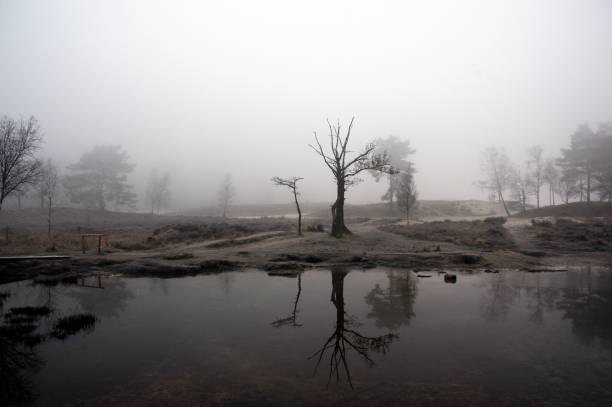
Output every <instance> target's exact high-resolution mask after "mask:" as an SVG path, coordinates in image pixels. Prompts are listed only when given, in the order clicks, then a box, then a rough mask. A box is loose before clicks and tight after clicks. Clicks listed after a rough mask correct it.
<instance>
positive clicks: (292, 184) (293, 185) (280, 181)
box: [271, 177, 304, 236]
mask: <svg viewBox="0 0 612 407" xmlns="http://www.w3.org/2000/svg"><path fill="white" fill-rule="evenodd" d="M303 179H304V178H300V177H292V178H280V177H273V178H272V180H271V181H272V182H273V183H274V184H275V185H280V186H285V187H288V188H290V189H291V191H292V192H293V199H294V200H295V207H296V209H297V213H298V235H300V236H301V235H302V211H301V210H300V203H299V202H298V195H299V194H300V193H299V192H298V191H297V183H298V181H301V180H303Z"/></svg>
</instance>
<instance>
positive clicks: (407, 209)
mask: <svg viewBox="0 0 612 407" xmlns="http://www.w3.org/2000/svg"><path fill="white" fill-rule="evenodd" d="M408 225H410V205H407V206H406V226H408Z"/></svg>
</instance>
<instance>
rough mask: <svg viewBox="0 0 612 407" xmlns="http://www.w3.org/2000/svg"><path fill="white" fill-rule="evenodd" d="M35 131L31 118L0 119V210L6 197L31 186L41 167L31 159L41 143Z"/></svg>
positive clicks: (36, 127)
mask: <svg viewBox="0 0 612 407" xmlns="http://www.w3.org/2000/svg"><path fill="white" fill-rule="evenodd" d="M39 130H40V127H39V126H38V122H37V121H36V119H35V118H34V116H31V117H30V118H29V119H28V120H27V121H26V120H19V121H16V120H14V119H11V118H9V117H3V118H2V119H0V210H2V203H3V202H4V200H5V199H6V197H7V196H9V195H10V194H11V193H14V192H16V191H19V190H23V189H24V187H25V186H27V185H32V184H34V183H35V182H36V181H37V179H38V177H39V175H40V168H41V163H40V161H39V160H37V159H36V157H34V153H36V151H37V150H38V148H39V147H40V143H41V141H42V139H41V137H40V134H39Z"/></svg>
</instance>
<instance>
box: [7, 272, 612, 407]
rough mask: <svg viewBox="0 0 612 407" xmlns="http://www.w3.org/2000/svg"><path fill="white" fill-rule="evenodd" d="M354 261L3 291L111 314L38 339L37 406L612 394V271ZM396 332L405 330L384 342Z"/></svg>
mask: <svg viewBox="0 0 612 407" xmlns="http://www.w3.org/2000/svg"><path fill="white" fill-rule="evenodd" d="M345 271H346V270H344V271H336V274H334V275H335V276H336V277H335V279H332V272H330V271H325V270H323V271H308V272H305V273H303V274H302V276H301V278H299V279H298V278H287V277H270V276H267V275H266V274H265V273H263V272H259V271H252V272H234V273H225V274H220V275H210V276H196V277H186V278H173V279H157V278H124V279H123V278H104V279H103V280H102V283H103V286H104V288H103V289H98V288H84V287H78V286H74V285H71V286H62V285H59V286H56V287H51V288H49V287H42V286H31V285H30V284H29V283H26V282H21V283H15V284H10V285H5V286H2V289H1V290H0V291H10V292H11V297H9V298H8V299H7V300H5V304H4V310H5V311H6V310H7V309H8V308H10V307H12V306H16V305H24V304H30V305H36V304H42V303H49V304H52V306H53V307H54V308H55V309H56V310H57V311H56V312H58V313H61V314H70V313H78V312H89V313H93V314H95V315H96V316H97V317H98V318H99V322H98V324H97V325H96V326H95V328H94V330H93V331H92V332H90V333H86V334H78V335H75V336H74V337H71V338H69V339H67V340H66V341H64V342H62V341H48V342H45V343H43V344H42V345H40V346H39V347H38V352H39V355H40V357H41V359H42V360H43V361H44V363H45V364H44V366H43V367H42V368H41V369H40V371H39V373H38V374H37V375H36V376H35V377H34V382H35V383H36V384H37V392H38V393H39V394H41V397H40V398H39V403H40V404H41V405H53V404H56V403H57V404H61V403H64V402H65V401H68V400H77V399H79V400H96V399H101V400H104V398H105V397H111V396H112V397H116V398H118V400H128V401H131V402H134V403H136V402H137V401H138V402H139V403H142V404H143V405H144V404H147V402H152V400H153V401H155V400H157V401H155V402H160V403H161V402H162V400H164V399H166V400H168V399H176V398H177V397H179V398H183V399H182V400H183V401H184V402H186V403H187V402H193V401H194V400H195V401H198V400H199V401H200V402H201V401H211V400H212V401H215V400H217V401H219V402H223V401H232V400H250V401H257V400H263V399H266V400H273V401H276V402H279V403H282V402H287V401H288V400H295V399H297V400H309V401H310V402H311V403H312V404H316V402H317V401H318V402H331V401H334V400H336V401H337V400H347V401H351V402H359V401H362V400H364V399H367V398H373V399H375V400H380V401H381V402H383V401H385V400H386V401H388V402H390V403H391V402H407V401H409V400H413V399H416V400H419V397H421V396H423V395H421V394H420V392H428V393H431V394H435V397H439V398H448V399H453V400H456V401H457V402H459V403H461V401H462V400H464V401H465V400H480V401H484V402H500V400H501V401H503V400H512V401H515V402H527V401H538V400H540V401H541V400H548V399H551V398H552V399H556V398H558V399H559V400H563V401H565V402H572V401H576V402H577V401H580V402H582V403H585V404H593V405H597V404H601V402H602V400H605V397H608V398H609V397H612V395H611V391H610V390H608V389H609V388H612V386H610V384H611V382H610V380H611V378H612V323H611V322H610V321H612V274H611V273H610V272H605V271H597V270H595V269H593V270H587V269H585V270H584V271H571V272H566V273H533V274H530V273H522V272H502V273H499V274H474V275H460V276H459V280H458V283H457V284H445V283H444V281H443V278H442V275H438V274H437V273H435V272H434V273H431V274H432V275H433V277H432V278H428V279H417V278H416V276H415V275H414V274H411V273H409V272H405V271H402V270H388V269H381V270H369V271H366V272H364V271H361V270H353V271H350V272H348V274H346V275H344V272H345ZM338 273H341V274H338ZM332 280H333V281H334V283H333V284H332ZM298 287H300V288H301V289H300V290H299V298H297V294H298ZM332 294H334V295H335V297H333V298H336V301H335V302H332ZM296 298H297V299H298V302H297V305H296ZM338 298H340V299H342V298H343V300H344V301H343V303H344V305H343V306H339V302H338V301H337V299H338ZM342 316H344V317H342ZM287 318H289V319H290V322H291V323H280V324H279V323H277V322H278V321H280V320H286V319H287ZM292 318H294V319H292ZM338 329H341V330H342V331H343V332H342V333H346V329H350V330H351V331H352V332H354V333H356V334H358V335H359V336H355V335H353V334H350V335H348V336H347V338H348V340H349V341H353V342H354V343H353V345H356V346H357V348H358V349H357V348H355V347H353V346H352V345H351V344H350V343H348V344H347V343H345V344H344V348H343V349H345V352H344V354H345V356H346V358H345V359H337V360H336V361H335V362H334V360H333V356H332V354H333V352H332V351H333V348H329V350H328V352H327V353H326V354H325V355H324V357H322V361H321V364H320V365H319V367H318V369H317V373H316V375H315V376H314V377H313V371H314V368H315V365H316V361H317V357H315V358H314V359H308V357H309V356H311V355H313V354H315V352H317V351H318V350H320V349H322V348H321V347H322V346H324V345H325V344H326V343H328V342H326V341H328V340H329V339H330V338H332V337H333V335H335V334H336V333H337V330H338ZM385 335H390V336H388V337H387V338H390V337H391V336H392V337H393V340H390V341H389V343H385V344H384V346H382V347H380V346H378V345H380V343H378V342H376V343H375V342H373V341H374V339H376V338H381V337H385ZM359 337H362V338H366V339H363V340H362V339H359ZM355 339H358V342H357V343H355ZM359 341H361V342H359ZM329 343H333V341H332V342H329ZM377 346H378V348H377ZM359 349H365V355H364V354H362V355H360V354H359V353H360V352H358V350H359ZM384 352H386V355H385V354H383V353H384ZM361 353H363V352H361ZM368 359H371V361H372V362H374V363H375V365H374V366H371V367H370V366H369V364H368V363H367V360H368ZM344 363H346V365H345V364H344ZM334 366H336V367H339V369H338V376H339V380H338V382H337V381H336V376H335V375H336V373H335V371H333V373H334V375H333V380H332V381H331V382H330V384H329V387H327V390H325V389H326V383H327V381H328V376H329V371H330V367H331V368H332V369H333V368H334ZM349 372H350V375H351V379H352V380H351V381H352V383H353V385H354V390H351V389H350V386H349V385H348V384H349V383H348V381H347V379H348V377H347V373H349ZM67 383H70V386H66V384H67ZM481 386H482V388H481ZM179 394H180V395H179ZM423 397H425V396H423ZM106 401H108V400H106ZM102 403H103V402H102Z"/></svg>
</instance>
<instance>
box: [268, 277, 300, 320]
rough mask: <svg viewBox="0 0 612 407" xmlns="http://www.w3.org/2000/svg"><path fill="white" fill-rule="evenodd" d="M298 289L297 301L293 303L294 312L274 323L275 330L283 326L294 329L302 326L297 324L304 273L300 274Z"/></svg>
mask: <svg viewBox="0 0 612 407" xmlns="http://www.w3.org/2000/svg"><path fill="white" fill-rule="evenodd" d="M297 282H298V289H297V294H296V296H295V301H293V310H292V311H291V314H290V315H289V316H288V317H285V318H280V319H277V320H276V321H274V322H272V324H271V325H272V326H273V327H274V328H280V327H281V326H292V327H294V328H297V327H300V326H302V324H298V323H297V314H298V312H299V310H298V308H297V306H298V303H299V302H300V295H301V294H302V273H298V275H297Z"/></svg>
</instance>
